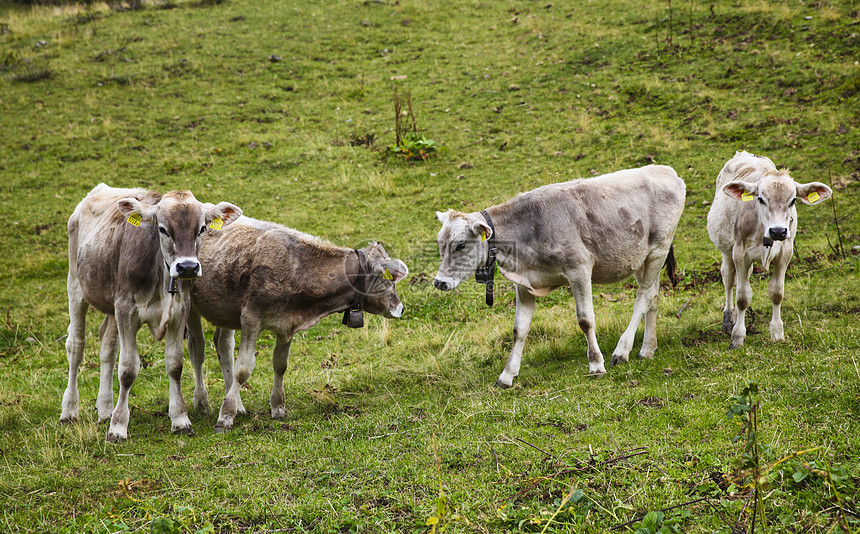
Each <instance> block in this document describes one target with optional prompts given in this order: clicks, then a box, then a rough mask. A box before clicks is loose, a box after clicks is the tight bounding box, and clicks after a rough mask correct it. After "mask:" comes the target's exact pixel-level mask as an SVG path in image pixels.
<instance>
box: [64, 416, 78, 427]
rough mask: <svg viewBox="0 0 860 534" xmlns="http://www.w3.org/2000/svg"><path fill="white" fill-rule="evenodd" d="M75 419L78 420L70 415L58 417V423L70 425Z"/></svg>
mask: <svg viewBox="0 0 860 534" xmlns="http://www.w3.org/2000/svg"><path fill="white" fill-rule="evenodd" d="M77 420H78V418H77V417H72V416H69V417H60V424H61V425H70V424H72V423H74V422H75V421H77Z"/></svg>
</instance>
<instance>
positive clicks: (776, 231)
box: [767, 226, 788, 241]
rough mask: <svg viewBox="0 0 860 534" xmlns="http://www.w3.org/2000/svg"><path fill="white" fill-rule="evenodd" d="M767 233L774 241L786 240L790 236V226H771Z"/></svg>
mask: <svg viewBox="0 0 860 534" xmlns="http://www.w3.org/2000/svg"><path fill="white" fill-rule="evenodd" d="M767 233H768V236H769V237H770V238H771V239H773V240H774V241H784V240H785V239H786V238H787V237H788V228H786V227H785V226H771V227H770V229H769V230H768V232H767Z"/></svg>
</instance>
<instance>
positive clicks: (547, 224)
mask: <svg viewBox="0 0 860 534" xmlns="http://www.w3.org/2000/svg"><path fill="white" fill-rule="evenodd" d="M685 192H686V187H685V185H684V181H683V180H681V178H679V177H678V175H677V174H676V173H675V171H674V170H673V169H672V168H671V167H667V166H664V165H648V166H647V167H642V168H639V169H627V170H622V171H618V172H614V173H611V174H606V175H603V176H598V177H595V178H589V179H580V180H572V181H569V182H564V183H557V184H550V185H545V186H543V187H539V188H537V189H534V190H532V191H529V192H526V193H522V194H520V195H518V196H516V197H514V198H513V199H511V200H509V201H507V202H505V203H503V204H499V205H496V206H492V207H490V208H487V209H486V210H484V211H482V212H475V213H460V212H457V211H453V210H451V211H448V212H445V213H443V212H436V216H437V218H438V219H439V221H440V222H441V223H442V228H441V230H439V234H438V237H437V242H438V245H439V253H440V256H441V263H440V266H439V271H438V273H437V274H436V278H435V280H434V281H433V283H434V285H435V286H436V287H437V288H438V289H440V290H443V291H448V290H451V289H454V288H455V287H457V285H458V284H459V283H460V282H461V281H462V280H464V279H466V278H468V277H469V276H470V275H471V274H472V273H474V272H476V269H479V268H481V266H484V267H483V268H482V269H483V272H484V273H485V275H486V273H487V272H489V275H490V277H491V276H492V272H493V268H494V263H495V262H496V261H497V262H498V268H499V272H501V274H502V275H503V276H504V277H505V278H507V279H508V280H510V281H511V282H513V283H514V284H515V286H516V303H517V308H516V314H515V318H514V342H513V350H512V351H511V355H510V358H509V359H508V362H507V364H506V365H505V368H504V370H503V371H502V373H501V375H500V376H499V379H498V381H497V382H496V386H497V387H502V388H508V387H511V386H512V385H513V379H514V377H516V376H517V375H518V374H519V370H520V362H521V358H522V351H523V346H524V344H525V340H526V336H527V335H528V332H529V327H530V325H531V320H532V315H533V314H534V309H535V297H542V296H546V295H548V294H549V293H550V292H552V291H553V290H555V289H556V288H558V287H561V286H563V285H569V286H570V289H571V291H572V293H573V298H574V301H575V303H576V316H577V320H578V322H579V326H580V328H582V331H583V332H584V333H585V338H586V340H587V342H588V369H589V373H590V374H592V375H601V374H603V373H605V372H606V369H605V367H604V365H603V355H602V354H601V352H600V347H598V345H597V338H596V336H595V321H594V308H593V304H592V294H591V285H592V284H593V283H594V284H606V283H611V282H618V281H621V280H625V279H626V278H628V277H630V276H631V275H632V276H634V277H635V278H636V281H637V283H638V284H639V289H638V290H637V292H636V301H635V302H634V304H633V317H632V318H631V319H630V324H629V325H628V327H627V329H626V330H625V331H624V333H623V334H622V335H621V338H620V339H619V340H618V345H617V346H616V347H615V350H614V351H613V353H612V361H611V365H616V364H619V363H622V362H626V361H627V360H628V355H629V353H630V349H631V348H632V346H633V339H634V336H635V334H636V329H637V327H638V325H639V321H640V320H641V319H642V317H643V315H644V316H645V334H644V339H643V341H642V349H641V351H640V353H639V357H640V358H652V357H653V356H654V351H655V350H656V348H657V333H656V326H657V297H658V292H659V286H660V270H661V269H662V267H663V265H664V264H665V265H667V270H668V272H669V275H670V277H672V278H673V280H674V277H675V268H676V263H675V257H674V249H673V246H672V239H673V237H674V234H675V228H676V227H677V225H678V220H679V219H680V217H681V212H682V211H683V209H684V195H685ZM494 241H496V242H497V243H498V244H497V243H496V242H494ZM478 274H481V272H480V271H479V273H478ZM476 278H477V275H476ZM490 283H492V280H490ZM489 291H490V290H489V288H488V303H490V293H489Z"/></svg>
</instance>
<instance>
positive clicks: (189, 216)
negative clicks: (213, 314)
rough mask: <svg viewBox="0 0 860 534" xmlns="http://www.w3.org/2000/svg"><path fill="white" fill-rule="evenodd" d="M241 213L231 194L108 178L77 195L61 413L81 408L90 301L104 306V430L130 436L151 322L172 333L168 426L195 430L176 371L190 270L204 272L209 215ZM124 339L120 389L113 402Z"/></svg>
mask: <svg viewBox="0 0 860 534" xmlns="http://www.w3.org/2000/svg"><path fill="white" fill-rule="evenodd" d="M241 214H242V211H241V210H240V209H239V208H237V207H236V206H234V205H233V204H230V203H228V202H221V203H220V204H218V205H217V206H213V205H211V204H208V205H206V206H204V205H203V204H201V203H200V202H198V201H197V199H195V198H194V195H192V194H191V193H190V192H188V191H171V192H169V193H165V194H164V195H162V194H160V193H156V192H153V191H147V190H145V189H115V188H112V187H109V186H107V185H105V184H99V185H97V186H96V187H95V188H93V190H92V191H90V193H89V194H88V195H87V196H86V197H85V198H84V199H83V200H82V201H81V203H80V204H78V206H77V208H75V211H74V213H73V214H72V216H71V217H70V218H69V278H68V285H67V289H68V293H69V336H68V338H67V340H66V352H67V356H68V359H69V383H68V386H67V387H66V391H65V393H64V394H63V412H62V415H61V416H60V421H61V422H70V421H72V420H75V419H77V417H78V413H79V406H78V404H79V396H78V370H79V368H80V365H81V360H82V359H83V353H84V345H85V340H84V334H85V328H86V325H85V321H86V314H87V310H88V309H89V307H90V306H93V307H94V308H96V309H97V310H99V311H101V312H102V313H104V314H105V315H106V316H107V317H105V320H104V322H103V323H102V326H101V328H100V329H99V337H100V339H101V347H100V351H99V352H100V359H101V382H100V385H99V395H98V400H97V401H96V407H97V408H98V413H99V420H106V419H108V418H110V420H111V423H110V428H109V430H108V434H107V440H108V441H112V442H119V441H123V440H125V439H127V437H128V416H129V409H128V395H129V391H130V390H131V386H132V384H134V381H135V379H136V378H137V373H138V370H139V368H140V356H139V355H138V352H137V339H136V337H137V331H138V330H139V329H140V327H141V326H143V325H144V324H146V325H147V326H149V329H150V331H151V332H152V335H153V336H154V337H155V338H156V339H159V340H160V339H162V338H164V339H165V345H166V347H165V352H164V364H165V366H166V367H167V375H168V377H169V379H170V404H169V414H170V420H171V431H173V432H180V433H191V421H190V420H189V419H188V412H187V410H186V408H185V401H184V399H183V398H182V391H181V389H180V387H179V379H180V377H181V375H182V334H183V331H184V329H185V320H186V317H187V314H188V310H189V309H190V303H191V302H190V301H191V285H192V281H191V280H192V279H194V278H197V277H199V276H200V275H201V273H202V270H201V266H200V262H199V261H198V259H197V252H198V250H199V248H200V243H201V241H202V240H203V234H204V233H205V231H206V228H207V225H210V223H213V221H214V224H213V225H215V224H218V223H217V220H220V221H221V223H220V224H223V225H228V224H230V223H231V222H233V221H234V220H236V219H237V218H238V217H239V216H240V215H241ZM117 341H118V342H119V346H120V354H119V382H120V389H119V399H118V400H117V404H116V407H115V408H114V409H113V412H111V407H112V406H113V369H114V363H115V361H116V346H117Z"/></svg>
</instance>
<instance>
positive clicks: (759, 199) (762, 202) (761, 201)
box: [758, 197, 767, 206]
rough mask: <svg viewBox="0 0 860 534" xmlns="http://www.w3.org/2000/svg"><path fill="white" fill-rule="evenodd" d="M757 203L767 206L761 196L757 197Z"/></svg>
mask: <svg viewBox="0 0 860 534" xmlns="http://www.w3.org/2000/svg"><path fill="white" fill-rule="evenodd" d="M758 203H759V204H761V205H762V206H767V202H765V201H764V199H763V198H761V197H758Z"/></svg>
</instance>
